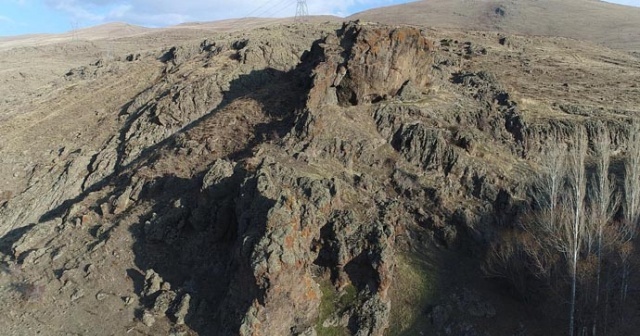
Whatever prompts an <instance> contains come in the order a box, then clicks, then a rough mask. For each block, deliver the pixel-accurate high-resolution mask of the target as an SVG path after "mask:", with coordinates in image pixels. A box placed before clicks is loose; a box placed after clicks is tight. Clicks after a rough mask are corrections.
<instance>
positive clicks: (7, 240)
mask: <svg viewBox="0 0 640 336" xmlns="http://www.w3.org/2000/svg"><path fill="white" fill-rule="evenodd" d="M34 226H36V225H35V224H33V223H32V224H29V225H27V226H23V227H20V228H17V229H13V230H11V231H9V232H7V234H5V235H4V236H2V238H0V253H2V254H4V255H8V256H12V255H13V251H11V248H12V246H13V244H15V243H16V242H17V241H18V240H20V238H22V236H24V235H25V234H26V233H27V232H29V230H31V229H32V228H33V227H34Z"/></svg>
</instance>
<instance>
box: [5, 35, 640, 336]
mask: <svg viewBox="0 0 640 336" xmlns="http://www.w3.org/2000/svg"><path fill="white" fill-rule="evenodd" d="M325 28H326V27H325ZM279 29H280V30H274V31H270V33H272V34H271V35H269V37H268V38H263V37H264V36H265V35H264V34H266V32H269V30H265V29H262V30H260V31H258V32H256V33H255V34H256V36H252V35H250V36H233V37H232V36H225V37H224V38H223V37H217V38H218V40H214V39H207V40H204V41H202V42H201V43H199V44H185V45H177V46H175V47H171V48H165V49H164V50H162V52H158V53H156V54H149V55H140V56H137V55H130V56H129V57H124V58H122V59H121V60H117V61H108V62H107V61H101V62H96V63H94V64H92V65H90V66H86V67H83V68H78V69H74V70H72V71H70V72H69V73H68V75H67V80H68V81H70V82H71V83H75V85H90V84H91V83H94V84H95V83H103V82H101V81H105V82H108V81H110V80H113V77H114V76H116V75H117V74H118V73H122V72H125V71H139V73H140V74H144V75H145V77H144V78H143V77H140V78H143V79H145V81H144V85H143V86H144V88H143V89H141V90H138V91H136V92H133V93H131V92H129V95H130V97H129V99H128V101H126V102H125V103H124V104H121V105H120V106H119V109H116V110H113V111H103V112H101V113H97V114H100V115H101V116H102V118H104V119H102V120H101V121H100V122H97V123H95V124H93V127H101V126H100V125H101V123H102V124H103V125H108V127H110V129H113V130H114V131H111V130H109V131H105V132H104V134H103V135H101V136H99V137H101V138H100V139H99V140H100V141H95V142H93V143H92V144H91V145H87V147H80V148H79V149H75V148H74V147H69V148H67V147H64V148H62V149H60V151H58V152H54V153H51V155H53V156H54V157H55V159H54V160H53V162H52V163H51V165H50V166H47V168H46V169H43V168H40V167H38V166H32V167H31V169H32V170H31V172H29V173H28V174H27V175H28V177H29V180H28V181H27V183H26V186H25V187H24V188H23V189H21V190H20V191H18V192H13V191H12V192H11V193H3V194H0V195H3V196H1V197H2V198H0V206H1V208H0V215H1V217H0V218H1V219H2V221H1V223H2V226H1V227H0V230H1V232H3V237H2V238H1V240H0V252H2V257H3V267H4V270H5V272H4V273H3V275H2V277H3V278H2V279H3V281H4V283H6V284H7V286H8V287H7V288H10V289H8V290H6V291H4V292H2V295H3V296H4V297H6V298H7V299H10V300H14V301H15V302H19V304H20V306H16V307H15V308H12V312H11V313H9V314H7V316H5V317H4V318H2V319H1V321H2V324H1V325H3V326H4V328H5V329H4V330H8V332H9V333H11V334H15V335H19V334H27V333H29V332H28V331H27V330H37V331H40V332H42V333H44V334H56V333H58V332H59V331H60V332H62V331H64V332H67V333H70V334H74V333H75V334H95V335H110V334H113V333H116V334H125V333H131V334H139V335H146V334H174V335H186V334H199V335H238V334H239V335H255V336H258V335H343V334H344V335H348V334H353V335H387V334H393V335H395V334H401V333H408V334H418V333H419V332H425V333H428V334H435V335H440V334H442V335H445V334H456V335H463V334H464V335H484V334H490V333H491V334H496V335H498V334H515V333H517V332H523V331H522V330H527V329H528V330H534V331H539V330H545V329H544V328H546V327H547V326H546V325H543V326H540V325H537V324H536V323H535V321H532V320H531V319H529V318H528V317H527V311H526V309H525V308H524V307H523V306H522V305H519V304H518V303H517V302H516V301H515V300H512V299H505V298H502V297H500V296H499V294H496V291H495V290H492V289H491V287H490V286H491V282H489V281H486V280H478V278H479V277H480V272H479V271H478V264H479V262H480V260H481V259H482V255H483V253H485V252H486V248H487V246H489V244H490V243H491V242H492V241H494V240H495V237H496V236H498V235H499V234H500V232H501V230H502V229H504V228H507V227H510V226H511V225H512V223H513V222H514V221H516V219H517V218H518V216H519V215H521V214H522V209H523V207H524V204H525V203H526V202H528V199H527V186H528V184H529V183H530V182H531V181H530V180H529V179H528V178H527V175H531V174H532V172H533V171H535V170H536V160H537V157H538V156H537V154H538V153H539V152H540V151H542V150H543V149H544V146H545V143H544V141H545V137H546V136H548V135H549V134H550V133H551V132H552V130H557V129H559V130H562V131H563V132H564V133H563V134H566V136H567V137H569V136H570V135H571V133H572V130H573V129H574V128H575V126H576V125H582V124H584V125H587V127H589V125H595V124H596V123H601V122H603V121H604V122H607V123H608V124H609V125H610V127H611V128H612V129H619V130H620V131H619V132H616V133H615V134H616V137H619V138H620V139H619V141H618V140H616V139H614V144H615V146H616V148H617V149H620V150H623V149H624V145H623V144H624V139H626V137H627V135H626V133H625V132H626V130H627V128H628V127H627V119H625V118H627V116H626V115H630V114H633V113H636V112H637V110H633V108H634V107H633V106H634V104H635V103H636V102H637V101H635V100H633V99H634V98H628V96H625V97H622V96H621V98H620V99H619V104H617V105H616V106H617V107H616V110H615V111H611V110H605V109H604V108H602V109H601V108H600V107H599V106H605V105H606V103H603V102H602V100H600V97H604V96H606V91H605V90H604V88H603V87H602V86H598V87H595V86H588V85H587V84H585V83H586V79H584V80H583V78H584V77H579V76H577V77H572V78H574V80H573V81H572V82H571V83H561V82H558V81H557V77H554V76H555V75H554V74H553V73H552V71H553V70H550V69H549V68H552V67H556V66H557V64H558V63H557V60H555V59H553V57H557V58H563V59H564V57H565V56H566V55H569V56H567V57H570V56H571V55H573V54H572V53H573V51H568V52H566V51H565V52H566V53H567V54H566V55H565V54H561V53H560V54H553V56H548V55H550V54H548V53H547V52H546V51H537V53H535V52H532V53H527V51H526V49H528V48H529V46H530V45H531V44H532V43H539V44H540V45H543V46H544V47H545V48H560V49H561V48H564V47H558V44H559V43H565V44H563V46H564V45H567V44H568V45H569V46H570V47H572V48H583V49H580V50H583V51H585V50H586V52H585V54H587V55H588V57H596V58H597V57H600V56H597V55H599V54H600V53H599V52H600V51H601V50H604V49H602V48H600V47H596V46H591V45H587V46H580V43H578V42H575V41H565V40H562V39H556V40H553V39H551V40H544V39H542V38H538V40H535V41H532V40H531V39H529V38H524V37H510V36H509V37H507V36H502V35H500V36H499V35H497V34H489V33H465V34H462V33H459V32H438V31H432V30H426V29H418V28H413V27H389V26H383V25H377V24H366V23H348V24H344V25H343V26H342V27H339V28H338V29H337V30H335V31H334V30H333V29H320V28H319V27H316V28H314V29H311V31H310V30H309V29H310V28H305V29H307V30H305V31H301V30H300V29H301V28H300V27H297V26H291V27H281V28H279ZM261 34H262V35H261ZM300 34H304V35H305V40H304V41H303V40H296V41H293V42H292V40H293V39H294V38H295V37H296V36H300ZM318 37H320V38H319V39H318ZM307 42H308V43H307ZM507 42H508V43H507ZM305 43H307V44H305ZM571 50H576V49H571ZM587 52H592V53H591V54H588V53H587ZM607 53H609V54H608V55H610V57H612V58H615V59H616V62H618V63H620V64H623V65H620V66H621V67H626V68H628V69H635V70H633V71H635V73H637V65H638V61H637V60H635V59H634V58H632V56H629V55H626V54H623V53H617V52H612V51H607ZM540 55H543V56H544V57H547V58H544V57H540ZM558 55H559V56H558ZM594 55H596V56H594ZM532 57H540V58H536V61H535V62H534V61H532V60H531V59H530V58H532ZM585 57H587V56H585ZM496 61H499V62H501V63H500V66H496V65H495V63H496ZM603 62H604V61H603ZM145 64H146V65H145ZM149 64H151V66H150V65H149ZM603 64H604V63H600V64H599V65H598V66H595V67H592V68H589V69H591V70H585V69H586V68H585V66H584V64H582V63H575V64H573V63H571V64H568V63H567V65H565V67H564V68H563V69H564V70H565V71H567V72H570V71H575V72H581V73H585V72H587V71H590V72H591V73H587V74H586V75H584V76H587V77H588V76H594V75H597V74H601V73H606V72H607V71H609V68H608V65H603ZM510 67H511V68H510ZM634 67H635V68H634ZM134 69H138V70H134ZM510 69H515V70H510ZM527 76H531V77H534V76H535V77H536V78H538V79H539V81H540V83H539V84H536V85H535V86H530V85H528V84H525V85H523V84H522V81H523V78H527ZM606 78H607V79H610V77H606ZM632 78H633V72H632V73H627V74H624V75H620V77H619V78H618V80H619V81H623V82H624V81H625V80H628V82H632ZM531 80H532V79H531ZM568 81H571V80H568ZM628 82H625V83H628ZM527 83H529V82H527ZM564 84H566V86H565V85H564ZM574 87H575V88H576V89H573V88H574ZM567 88H571V91H572V92H569V89H567ZM628 90H631V91H634V92H637V91H638V88H637V86H630V87H628ZM585 97H588V98H585ZM636 97H637V96H636ZM116 106H117V105H116ZM636 107H637V105H636ZM613 116H616V117H615V118H614V117H613ZM618 116H620V117H618ZM102 127H107V126H102ZM18 186H19V184H16V187H15V188H16V189H20V188H19V187H18ZM24 311H28V313H26V314H24V313H21V312H24ZM501 314H502V315H501ZM96 315H98V316H100V317H101V318H102V319H103V320H104V323H105V324H106V325H109V326H110V328H108V329H101V328H98V329H96V328H94V327H92V325H94V326H95V324H92V323H89V322H88V321H95V316H96ZM496 316H507V317H508V318H504V319H499V318H496ZM45 322H47V323H45ZM551 325H552V324H551ZM52 326H57V328H59V329H53V328H54V327H52Z"/></svg>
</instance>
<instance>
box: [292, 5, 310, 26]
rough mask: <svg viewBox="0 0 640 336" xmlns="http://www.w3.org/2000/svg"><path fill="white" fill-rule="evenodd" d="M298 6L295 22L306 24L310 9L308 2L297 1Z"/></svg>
mask: <svg viewBox="0 0 640 336" xmlns="http://www.w3.org/2000/svg"><path fill="white" fill-rule="evenodd" d="M297 1H298V4H297V6H296V18H295V20H294V21H295V22H306V21H307V19H308V17H309V8H308V7H307V0H297Z"/></svg>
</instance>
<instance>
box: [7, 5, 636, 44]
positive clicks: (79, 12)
mask: <svg viewBox="0 0 640 336" xmlns="http://www.w3.org/2000/svg"><path fill="white" fill-rule="evenodd" d="M406 2H410V0H322V1H320V0H308V1H307V3H308V4H309V12H310V13H312V14H333V15H338V16H347V15H350V14H353V13H356V12H359V11H362V10H365V9H368V8H373V7H380V6H387V5H393V4H399V3H406ZM612 2H616V3H621V4H627V5H632V6H639V7H640V0H612ZM295 8H296V0H231V1H229V0H0V36H7V35H19V34H32V33H59V32H65V31H69V30H71V29H73V28H74V27H80V28H81V27H88V26H93V25H97V24H101V23H106V22H113V21H123V22H128V23H132V24H137V25H143V26H147V27H161V26H166V25H174V24H178V23H182V22H188V21H213V20H220V19H225V18H237V17H245V16H262V17H283V16H293V15H294V14H295Z"/></svg>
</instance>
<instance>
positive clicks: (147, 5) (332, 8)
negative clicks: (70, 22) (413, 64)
mask: <svg viewBox="0 0 640 336" xmlns="http://www.w3.org/2000/svg"><path fill="white" fill-rule="evenodd" d="M45 2H46V3H47V5H49V6H50V7H52V8H55V9H58V10H61V11H63V12H66V13H67V14H69V15H70V16H72V18H73V19H75V20H81V21H83V24H94V23H102V22H108V21H125V22H129V23H134V24H140V25H146V26H166V25H173V24H178V23H182V22H186V21H213V20H220V19H226V18H241V17H245V16H261V17H287V16H293V15H295V10H296V2H297V1H296V0H232V1H229V0H116V1H112V0H45ZM393 2H394V1H392V0H324V1H319V0H309V1H308V6H309V13H310V14H317V15H320V14H333V15H341V16H345V15H348V14H351V12H352V11H353V10H354V9H357V8H362V7H363V6H369V7H370V6H381V5H388V4H391V3H393ZM395 2H398V1H397V0H396V1H395Z"/></svg>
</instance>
